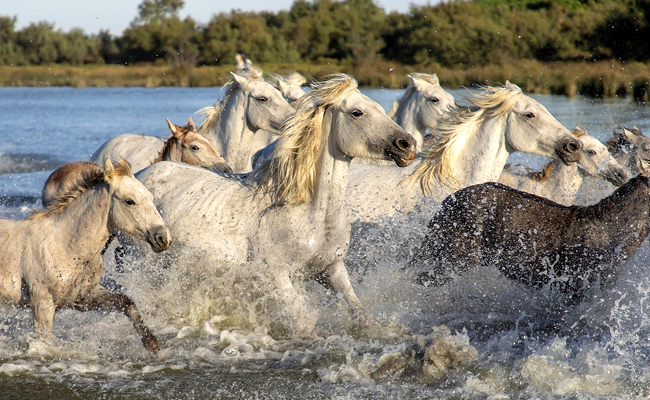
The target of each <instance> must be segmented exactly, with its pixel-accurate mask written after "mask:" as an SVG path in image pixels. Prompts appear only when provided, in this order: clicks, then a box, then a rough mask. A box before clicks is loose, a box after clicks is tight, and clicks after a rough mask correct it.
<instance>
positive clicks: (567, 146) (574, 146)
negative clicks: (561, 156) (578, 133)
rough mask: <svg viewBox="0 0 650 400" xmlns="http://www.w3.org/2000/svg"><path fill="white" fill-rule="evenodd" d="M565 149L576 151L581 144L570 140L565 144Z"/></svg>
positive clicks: (571, 151) (570, 151)
mask: <svg viewBox="0 0 650 400" xmlns="http://www.w3.org/2000/svg"><path fill="white" fill-rule="evenodd" d="M564 150H566V151H567V152H569V153H575V152H576V151H578V150H580V145H579V144H577V143H576V142H569V143H567V144H565V145H564Z"/></svg>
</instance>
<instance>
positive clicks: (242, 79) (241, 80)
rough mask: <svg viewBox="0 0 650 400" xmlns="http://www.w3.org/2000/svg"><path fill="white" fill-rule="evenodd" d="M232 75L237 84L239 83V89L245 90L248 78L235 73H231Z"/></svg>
mask: <svg viewBox="0 0 650 400" xmlns="http://www.w3.org/2000/svg"><path fill="white" fill-rule="evenodd" d="M230 75H232V77H233V79H234V80H235V82H237V84H238V85H239V87H241V88H245V87H246V86H247V85H248V78H246V77H244V76H241V75H239V74H235V73H234V72H231V73H230Z"/></svg>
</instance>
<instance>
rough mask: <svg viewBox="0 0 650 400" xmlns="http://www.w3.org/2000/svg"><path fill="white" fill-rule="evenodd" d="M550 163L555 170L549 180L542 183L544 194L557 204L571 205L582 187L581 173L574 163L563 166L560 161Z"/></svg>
mask: <svg viewBox="0 0 650 400" xmlns="http://www.w3.org/2000/svg"><path fill="white" fill-rule="evenodd" d="M551 162H552V163H554V164H555V168H554V169H553V172H552V173H551V176H550V178H549V179H548V180H547V181H546V182H543V184H544V188H545V191H546V194H547V195H548V196H550V198H553V199H554V200H555V201H558V202H559V203H562V204H565V205H571V204H573V202H574V201H575V198H576V195H577V193H578V190H580V186H582V181H583V180H584V178H583V177H582V173H581V172H580V170H579V169H578V165H577V164H576V163H572V164H570V165H565V164H564V163H563V162H562V161H560V160H553V161H551Z"/></svg>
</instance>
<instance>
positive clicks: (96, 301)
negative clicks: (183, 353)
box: [75, 286, 160, 352]
mask: <svg viewBox="0 0 650 400" xmlns="http://www.w3.org/2000/svg"><path fill="white" fill-rule="evenodd" d="M75 308H76V309H77V310H80V311H90V310H103V311H121V312H123V313H124V315H126V316H127V317H128V318H129V319H130V320H131V322H133V326H134V327H135V330H136V332H138V334H139V335H140V337H141V338H142V344H143V345H144V348H145V349H147V350H149V351H153V352H157V351H158V350H160V346H159V345H158V339H156V337H155V336H154V334H153V333H151V330H150V329H149V327H148V326H147V325H145V324H144V322H143V321H142V317H141V316H140V312H139V311H138V308H137V307H136V306H135V303H134V302H133V300H131V299H130V298H129V297H128V296H126V295H123V294H121V293H114V292H109V291H108V290H106V289H105V288H103V287H102V286H97V288H96V289H95V290H94V291H93V292H92V293H91V294H90V295H88V296H87V297H85V298H84V299H83V300H82V301H80V302H79V303H77V304H75Z"/></svg>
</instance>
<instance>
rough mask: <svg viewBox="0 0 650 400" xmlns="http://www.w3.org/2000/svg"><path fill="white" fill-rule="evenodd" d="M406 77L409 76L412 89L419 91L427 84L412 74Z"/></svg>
mask: <svg viewBox="0 0 650 400" xmlns="http://www.w3.org/2000/svg"><path fill="white" fill-rule="evenodd" d="M406 76H408V78H409V86H412V87H414V88H416V89H417V90H420V89H422V87H423V86H424V84H425V82H424V81H423V80H422V79H420V78H417V77H415V76H413V75H411V74H408V75H406Z"/></svg>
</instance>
